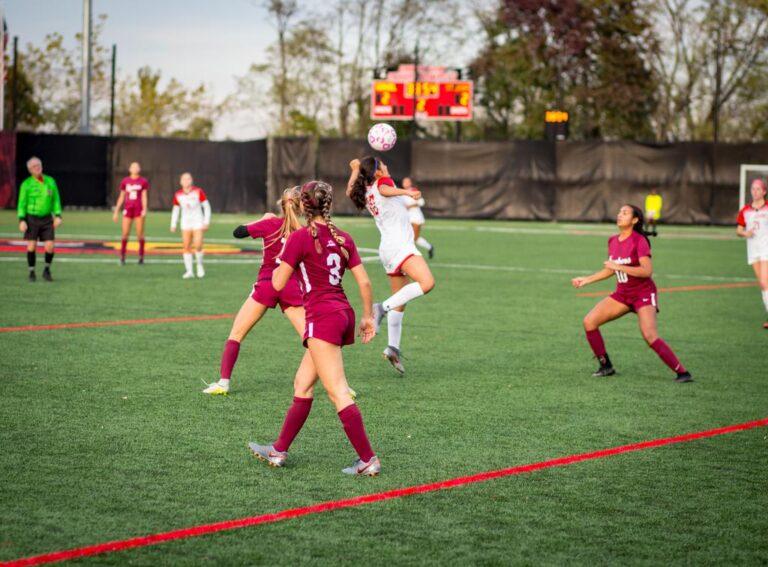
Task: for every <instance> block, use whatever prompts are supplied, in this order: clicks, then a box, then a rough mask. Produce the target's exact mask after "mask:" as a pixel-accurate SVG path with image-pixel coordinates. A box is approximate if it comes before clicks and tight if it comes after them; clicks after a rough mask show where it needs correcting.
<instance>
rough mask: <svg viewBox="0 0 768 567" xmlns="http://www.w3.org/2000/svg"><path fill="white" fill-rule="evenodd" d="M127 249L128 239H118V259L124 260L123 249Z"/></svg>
mask: <svg viewBox="0 0 768 567" xmlns="http://www.w3.org/2000/svg"><path fill="white" fill-rule="evenodd" d="M127 249H128V239H127V238H123V239H122V240H121V241H120V259H121V260H125V251H126V250H127Z"/></svg>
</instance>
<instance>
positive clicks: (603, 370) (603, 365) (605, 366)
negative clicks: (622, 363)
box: [592, 354, 616, 378]
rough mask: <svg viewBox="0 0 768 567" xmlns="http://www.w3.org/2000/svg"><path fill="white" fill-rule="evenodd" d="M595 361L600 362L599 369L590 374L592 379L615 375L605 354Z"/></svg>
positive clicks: (614, 370)
mask: <svg viewBox="0 0 768 567" xmlns="http://www.w3.org/2000/svg"><path fill="white" fill-rule="evenodd" d="M597 360H598V362H600V368H598V369H597V370H595V371H594V372H593V373H592V376H593V377H594V378H603V377H605V376H613V375H614V374H616V369H615V368H614V367H613V364H611V359H610V358H608V355H607V354H606V355H605V356H604V357H601V358H598V359H597Z"/></svg>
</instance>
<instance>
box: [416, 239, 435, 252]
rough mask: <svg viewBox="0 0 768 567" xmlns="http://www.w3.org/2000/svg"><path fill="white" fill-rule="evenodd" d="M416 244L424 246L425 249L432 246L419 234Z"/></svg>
mask: <svg viewBox="0 0 768 567" xmlns="http://www.w3.org/2000/svg"><path fill="white" fill-rule="evenodd" d="M416 245H417V246H421V247H422V248H426V249H427V250H429V249H430V248H432V245H431V244H430V243H429V242H427V239H426V238H424V237H423V236H419V238H418V239H416Z"/></svg>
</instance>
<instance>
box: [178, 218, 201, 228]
mask: <svg viewBox="0 0 768 567" xmlns="http://www.w3.org/2000/svg"><path fill="white" fill-rule="evenodd" d="M203 226H204V225H203V219H190V220H184V219H181V230H202V229H203Z"/></svg>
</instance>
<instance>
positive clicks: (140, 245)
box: [139, 238, 144, 260]
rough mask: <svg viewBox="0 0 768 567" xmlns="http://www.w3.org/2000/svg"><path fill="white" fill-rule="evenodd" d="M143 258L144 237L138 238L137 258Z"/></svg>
mask: <svg viewBox="0 0 768 567" xmlns="http://www.w3.org/2000/svg"><path fill="white" fill-rule="evenodd" d="M143 259H144V239H143V238H139V260H143Z"/></svg>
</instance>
